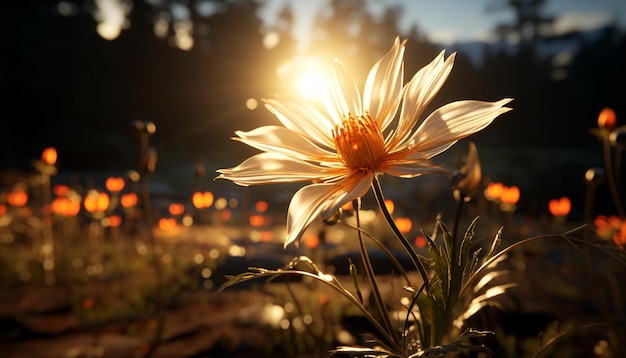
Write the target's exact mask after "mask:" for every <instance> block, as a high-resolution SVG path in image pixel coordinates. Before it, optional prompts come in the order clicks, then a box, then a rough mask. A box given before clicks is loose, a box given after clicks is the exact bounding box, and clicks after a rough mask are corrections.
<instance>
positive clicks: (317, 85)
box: [296, 69, 324, 99]
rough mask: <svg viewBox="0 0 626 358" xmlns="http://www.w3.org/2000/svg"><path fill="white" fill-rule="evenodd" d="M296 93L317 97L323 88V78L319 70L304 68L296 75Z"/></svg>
mask: <svg viewBox="0 0 626 358" xmlns="http://www.w3.org/2000/svg"><path fill="white" fill-rule="evenodd" d="M296 88H297V89H298V93H299V94H300V95H301V96H303V97H305V98H309V99H317V98H319V96H320V93H321V91H322V90H323V89H324V80H323V77H322V74H321V72H320V71H317V70H313V69H311V70H305V71H304V72H302V73H300V74H298V75H297V77H296Z"/></svg>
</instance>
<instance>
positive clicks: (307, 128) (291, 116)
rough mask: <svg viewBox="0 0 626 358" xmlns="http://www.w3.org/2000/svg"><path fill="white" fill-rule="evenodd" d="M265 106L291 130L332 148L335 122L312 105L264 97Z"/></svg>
mask: <svg viewBox="0 0 626 358" xmlns="http://www.w3.org/2000/svg"><path fill="white" fill-rule="evenodd" d="M264 101H265V106H266V107H267V109H269V110H270V112H272V113H273V114H274V115H275V116H276V117H277V118H278V120H280V122H281V123H282V124H283V125H284V126H285V127H287V128H289V129H291V130H292V131H295V132H298V133H300V134H302V135H305V136H308V137H309V138H310V139H311V140H313V141H315V142H317V143H319V144H321V145H324V146H327V147H329V148H333V147H334V145H335V141H334V140H333V137H332V129H333V128H334V127H335V123H333V122H332V121H331V119H330V118H328V116H326V115H323V114H321V113H320V112H319V111H318V110H317V109H315V108H314V107H313V106H306V105H301V104H295V103H293V102H290V101H287V100H279V99H266V100H264Z"/></svg>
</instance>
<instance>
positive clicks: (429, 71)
mask: <svg viewBox="0 0 626 358" xmlns="http://www.w3.org/2000/svg"><path fill="white" fill-rule="evenodd" d="M444 52H445V51H441V52H440V53H439V55H438V56H437V57H435V59H434V60H433V61H432V62H431V63H430V64H428V65H426V66H425V67H423V68H422V69H421V70H419V71H418V72H417V73H416V74H415V76H413V78H412V79H411V81H410V82H409V83H408V84H407V85H406V88H405V89H404V91H405V92H404V97H403V100H402V111H401V112H400V119H399V122H398V129H397V130H396V132H395V134H394V135H393V136H394V137H392V139H391V141H390V142H389V145H390V147H391V148H393V147H395V146H397V145H400V144H401V143H402V142H403V141H404V140H406V139H407V138H408V137H409V136H410V135H411V131H412V130H413V127H415V125H416V124H417V121H418V120H419V119H420V116H421V115H422V113H423V112H424V109H426V106H428V104H429V103H430V102H431V100H432V99H433V98H434V97H435V95H436V94H437V93H438V92H439V90H440V89H441V87H442V86H443V84H444V83H445V82H446V80H447V79H448V75H449V74H450V71H451V70H452V66H453V65H454V58H455V55H456V54H455V53H453V54H452V55H450V56H448V58H447V59H446V60H445V62H444V60H443V58H444Z"/></svg>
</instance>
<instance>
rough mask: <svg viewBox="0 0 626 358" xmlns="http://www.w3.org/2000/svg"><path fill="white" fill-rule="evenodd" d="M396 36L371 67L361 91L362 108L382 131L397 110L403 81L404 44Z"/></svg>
mask: <svg viewBox="0 0 626 358" xmlns="http://www.w3.org/2000/svg"><path fill="white" fill-rule="evenodd" d="M405 44H406V40H405V41H402V43H400V38H398V37H396V39H395V41H394V43H393V47H391V50H389V52H387V54H386V55H385V56H383V57H382V58H381V59H380V60H378V62H377V63H376V64H375V65H374V67H372V69H371V71H370V73H369V75H368V76H367V81H366V82H365V89H364V91H363V110H365V111H367V112H369V114H370V116H371V117H372V118H374V119H375V120H376V121H377V122H378V124H379V125H380V128H381V131H384V130H385V129H386V128H387V126H388V125H389V123H391V121H392V120H393V117H394V116H395V115H396V112H397V111H398V105H399V104H400V99H401V97H402V96H401V95H402V86H403V81H404V62H403V61H402V58H403V56H404V46H405Z"/></svg>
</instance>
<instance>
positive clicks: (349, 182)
mask: <svg viewBox="0 0 626 358" xmlns="http://www.w3.org/2000/svg"><path fill="white" fill-rule="evenodd" d="M372 179H373V176H372V175H371V174H369V175H367V176H365V177H363V178H361V179H359V180H357V181H355V180H354V179H351V178H348V179H346V180H345V181H342V182H340V183H336V184H311V185H308V186H305V187H303V188H302V189H300V190H298V191H297V192H296V193H295V194H294V196H293V198H292V199H291V202H290V203H289V211H288V214H287V238H286V239H285V247H287V246H288V245H289V244H291V243H295V245H296V246H297V245H298V244H299V242H300V239H301V238H302V235H303V234H304V231H305V230H306V229H307V228H308V227H309V225H311V224H312V223H313V222H314V221H317V220H322V219H324V218H327V217H328V216H330V215H332V214H334V213H335V212H336V211H337V210H339V208H340V207H342V206H343V205H344V204H345V203H347V202H350V201H352V200H354V199H356V198H360V197H361V196H363V195H365V193H366V192H367V190H368V189H369V187H370V185H371V183H372Z"/></svg>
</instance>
